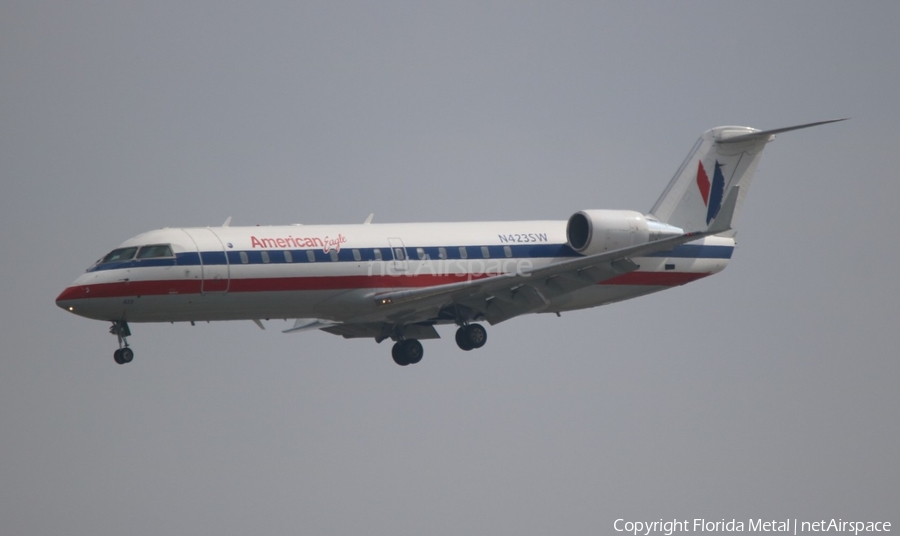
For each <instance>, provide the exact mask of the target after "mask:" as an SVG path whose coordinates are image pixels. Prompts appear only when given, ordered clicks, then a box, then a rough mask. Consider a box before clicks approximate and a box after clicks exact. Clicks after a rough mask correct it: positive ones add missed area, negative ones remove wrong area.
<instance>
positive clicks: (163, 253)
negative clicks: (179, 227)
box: [137, 244, 174, 259]
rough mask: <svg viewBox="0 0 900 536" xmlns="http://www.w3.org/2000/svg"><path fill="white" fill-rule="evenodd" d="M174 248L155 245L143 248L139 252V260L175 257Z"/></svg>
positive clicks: (166, 245) (167, 245)
mask: <svg viewBox="0 0 900 536" xmlns="http://www.w3.org/2000/svg"><path fill="white" fill-rule="evenodd" d="M173 256H174V255H172V248H171V246H169V244H155V245H152V246H143V247H141V250H140V251H138V254H137V258H139V259H154V258H158V257H173Z"/></svg>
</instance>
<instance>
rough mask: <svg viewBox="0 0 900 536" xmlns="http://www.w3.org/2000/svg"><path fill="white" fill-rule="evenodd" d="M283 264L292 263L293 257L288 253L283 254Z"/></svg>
mask: <svg viewBox="0 0 900 536" xmlns="http://www.w3.org/2000/svg"><path fill="white" fill-rule="evenodd" d="M284 262H294V256H293V255H291V252H290V251H285V252H284Z"/></svg>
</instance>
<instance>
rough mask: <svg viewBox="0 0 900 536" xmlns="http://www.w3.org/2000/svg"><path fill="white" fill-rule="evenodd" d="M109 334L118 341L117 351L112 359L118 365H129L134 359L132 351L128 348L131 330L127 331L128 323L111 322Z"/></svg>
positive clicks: (122, 321) (121, 321)
mask: <svg viewBox="0 0 900 536" xmlns="http://www.w3.org/2000/svg"><path fill="white" fill-rule="evenodd" d="M109 332H110V334H112V335H115V336H116V337H118V339H119V349H118V350H116V351H115V352H113V359H115V360H116V363H118V364H120V365H124V364H125V363H131V360H132V359H134V350H132V349H131V348H129V347H128V337H130V336H131V330H130V329H128V322H125V321H124V320H113V321H112V327H110V328H109Z"/></svg>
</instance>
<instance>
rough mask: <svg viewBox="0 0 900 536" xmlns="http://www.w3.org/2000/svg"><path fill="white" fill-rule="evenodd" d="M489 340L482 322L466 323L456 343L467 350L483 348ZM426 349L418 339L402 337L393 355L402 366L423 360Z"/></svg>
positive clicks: (460, 329) (457, 331)
mask: <svg viewBox="0 0 900 536" xmlns="http://www.w3.org/2000/svg"><path fill="white" fill-rule="evenodd" d="M486 342H487V330H485V329H484V327H482V326H481V324H466V325H464V326H461V327H460V328H459V329H458V330H456V344H457V345H458V346H459V347H460V348H462V349H463V350H465V351H469V350H474V349H476V348H481V347H482V346H484V343H486ZM424 354H425V350H424V349H423V348H422V343H421V342H419V341H418V340H417V339H402V340H399V341H397V342H395V343H394V347H393V348H392V349H391V356H392V357H393V358H394V363H397V364H398V365H400V366H401V367H405V366H407V365H415V364H416V363H418V362H419V361H421V360H422V356H423V355H424Z"/></svg>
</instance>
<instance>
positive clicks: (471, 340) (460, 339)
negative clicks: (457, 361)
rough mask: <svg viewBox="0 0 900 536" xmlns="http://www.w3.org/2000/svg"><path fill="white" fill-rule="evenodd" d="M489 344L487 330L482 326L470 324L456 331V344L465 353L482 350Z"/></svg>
mask: <svg viewBox="0 0 900 536" xmlns="http://www.w3.org/2000/svg"><path fill="white" fill-rule="evenodd" d="M486 342H487V330H485V329H484V328H483V327H482V326H481V324H469V325H468V326H462V327H460V328H459V329H458V330H456V344H457V346H459V347H460V348H461V349H463V350H465V351H467V352H468V351H469V350H474V349H475V348H481V347H482V346H484V343H486Z"/></svg>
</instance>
